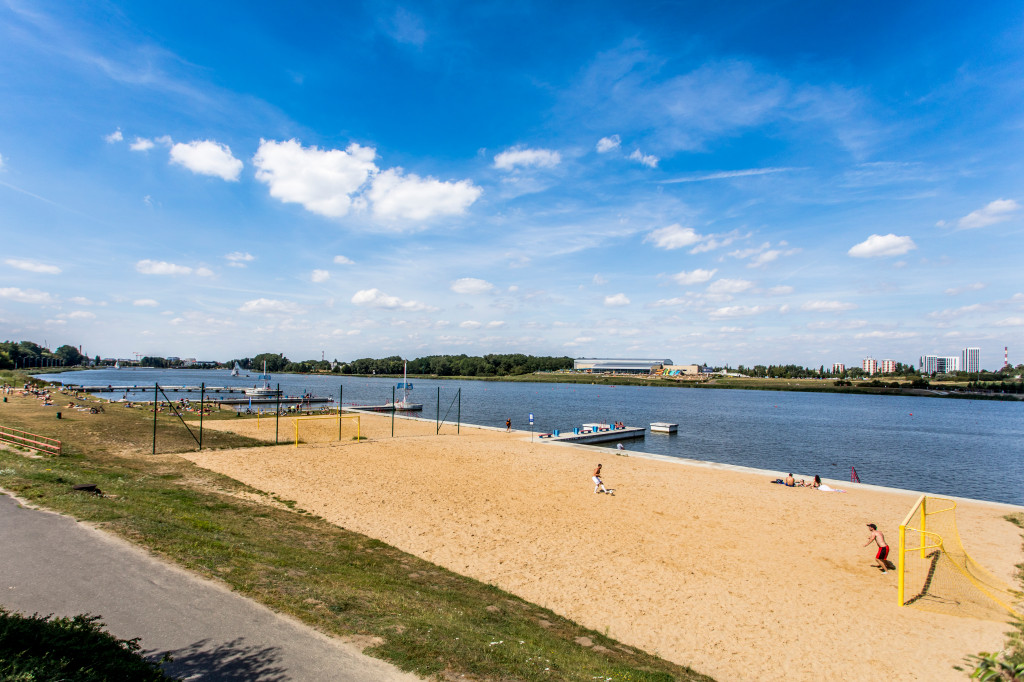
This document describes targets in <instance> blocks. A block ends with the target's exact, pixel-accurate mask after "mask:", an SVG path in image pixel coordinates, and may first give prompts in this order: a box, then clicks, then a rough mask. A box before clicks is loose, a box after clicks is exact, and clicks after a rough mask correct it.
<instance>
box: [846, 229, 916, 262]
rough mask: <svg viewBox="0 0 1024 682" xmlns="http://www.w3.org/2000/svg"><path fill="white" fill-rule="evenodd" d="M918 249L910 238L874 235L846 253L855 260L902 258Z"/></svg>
mask: <svg viewBox="0 0 1024 682" xmlns="http://www.w3.org/2000/svg"><path fill="white" fill-rule="evenodd" d="M916 248H917V244H915V243H914V240H913V239H911V238H910V237H897V236H896V235H894V234H887V235H880V234H873V235H871V236H870V237H868V238H867V239H865V240H864V241H862V242H861V243H860V244H856V245H855V246H853V247H851V248H850V250H849V251H847V252H846V253H847V254H849V255H850V256H853V257H854V258H881V257H884V256H902V255H903V254H905V253H907V252H908V251H912V250H913V249H916Z"/></svg>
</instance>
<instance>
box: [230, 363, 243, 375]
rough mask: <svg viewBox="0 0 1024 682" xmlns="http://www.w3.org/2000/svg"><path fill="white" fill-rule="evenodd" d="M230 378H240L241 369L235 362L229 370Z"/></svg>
mask: <svg viewBox="0 0 1024 682" xmlns="http://www.w3.org/2000/svg"><path fill="white" fill-rule="evenodd" d="M231 376H233V377H240V376H242V368H241V367H240V366H239V365H238V363H237V362H236V363H235V366H234V367H232V368H231Z"/></svg>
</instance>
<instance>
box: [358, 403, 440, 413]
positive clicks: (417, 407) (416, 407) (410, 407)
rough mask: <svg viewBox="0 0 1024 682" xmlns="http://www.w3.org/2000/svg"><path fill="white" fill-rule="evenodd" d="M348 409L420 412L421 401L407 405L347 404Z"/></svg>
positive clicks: (421, 409) (421, 408)
mask: <svg viewBox="0 0 1024 682" xmlns="http://www.w3.org/2000/svg"><path fill="white" fill-rule="evenodd" d="M348 409H350V410H366V411H367V412H391V411H392V410H394V411H395V412H422V411H423V405H422V403H410V404H408V405H404V406H403V405H395V406H392V405H349V406H348Z"/></svg>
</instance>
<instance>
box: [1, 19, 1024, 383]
mask: <svg viewBox="0 0 1024 682" xmlns="http://www.w3.org/2000/svg"><path fill="white" fill-rule="evenodd" d="M287 15H288V16H287V20H283V18H282V11H281V10H280V8H277V7H273V6H262V5H259V4H256V5H253V4H251V3H245V4H243V3H238V2H225V3H213V4H211V3H204V4H202V5H199V4H194V3H190V2H187V1H186V2H184V3H172V4H160V3H156V4H154V3H130V2H123V0H114V1H113V2H109V3H102V4H96V3H58V4H56V5H53V4H43V3H33V2H17V3H7V4H4V5H2V6H0V74H2V78H0V83H2V86H0V87H2V92H3V98H2V101H3V103H4V104H3V106H0V224H2V225H3V233H4V249H3V254H2V255H0V339H11V340H31V341H34V342H36V343H43V341H44V339H46V340H48V341H49V343H50V344H51V345H52V346H58V345H61V344H72V345H75V346H78V345H81V346H82V347H83V348H84V349H85V350H86V351H90V350H91V351H93V355H95V354H96V351H99V352H101V353H102V354H103V355H108V356H118V357H123V358H131V357H135V355H136V354H140V355H151V356H167V355H176V356H189V357H197V358H224V359H228V358H231V357H237V356H252V355H255V354H258V353H262V352H269V351H271V350H272V351H273V352H280V353H283V354H285V355H286V356H288V357H291V358H298V359H311V358H319V357H321V353H325V354H326V356H327V357H336V358H339V359H340V358H349V359H351V358H359V357H383V356H389V355H399V356H403V357H422V356H426V355H438V354H460V353H465V354H467V355H483V354H487V353H516V352H518V353H526V354H530V355H535V356H561V355H566V356H569V357H583V356H587V357H656V356H659V355H666V356H669V357H672V358H676V359H680V360H681V361H682V360H685V361H686V362H697V363H710V364H712V365H716V366H724V365H726V364H728V365H731V366H737V365H740V364H742V365H747V366H753V365H756V364H766V365H767V364H789V363H792V364H798V365H801V366H806V367H818V366H821V365H824V366H830V365H831V364H832V363H834V362H843V363H844V364H846V365H847V366H849V367H857V366H860V365H861V362H862V360H863V359H864V358H865V357H868V356H871V357H875V358H878V359H880V360H883V359H896V360H898V361H901V362H917V360H918V358H920V357H921V356H922V354H923V353H932V352H943V353H944V352H947V351H944V350H942V349H951V350H952V349H961V348H964V347H965V346H967V345H971V346H976V347H981V348H982V349H991V350H985V353H991V354H994V353H995V350H994V349H996V348H999V349H1001V348H1002V347H1003V346H1007V345H1008V346H1010V347H1011V348H1012V347H1013V346H1014V345H1015V344H1016V345H1019V343H1017V342H1018V341H1019V339H1021V335H1022V333H1024V278H1022V277H1021V275H1020V273H1019V268H1018V267H1017V266H1016V264H1015V263H1014V262H1013V261H1014V259H1013V258H1012V257H1010V256H1011V254H1012V253H1016V252H1017V251H1019V250H1020V249H1019V246H1020V245H1021V244H1022V243H1024V239H1022V233H1024V207H1022V203H1021V202H1024V194H1022V189H1021V184H1020V178H1021V177H1022V175H1024V173H1022V166H1024V153H1022V151H1024V126H1021V125H1020V120H1019V119H1020V114H1019V112H1020V111H1022V110H1024V89H1022V88H1021V87H1020V82H1021V79H1020V74H1021V73H1022V71H1024V30H1022V28H1024V15H1022V13H1021V11H1020V5H1019V3H1014V2H1007V1H1005V0H996V1H994V2H989V3H982V4H975V5H965V4H962V3H951V2H939V3H938V4H936V3H934V2H930V3H924V2H914V1H912V2H908V3H900V4H898V5H893V6H887V7H884V8H883V7H881V6H865V5H838V4H830V3H813V2H797V3H790V4H784V5H777V4H772V3H767V4H766V3H755V2H748V3H744V2H740V3H738V4H737V3H730V4H729V5H717V4H714V3H711V4H709V3H698V2H680V3H670V4H654V3H639V4H636V3H633V4H627V3H621V2H619V3H616V2H600V1H598V2H592V3H585V4H584V3H541V4H529V3H527V4H522V3H519V4H517V3H498V4H480V3H468V2H461V3H460V2H453V3H441V4H437V3H425V2H415V1H413V2H407V3H403V4H401V5H398V4H389V3H383V4H382V3H362V4H360V3H342V4H338V5H324V6H315V7H308V6H304V5H299V6H296V7H291V8H289V10H288V12H287ZM200 16H201V17H202V22H201V26H200V25H199V23H197V19H196V18H197V17H200ZM965 102H969V106H964V103H965ZM101 349H102V350H101ZM956 352H958V353H959V350H957V351H956ZM991 354H990V355H988V356H985V357H982V361H983V362H987V363H988V364H989V365H990V366H991V365H992V364H994V363H995V362H996V358H995V356H994V355H991ZM986 357H987V358H988V359H987V360H986ZM999 366H1001V362H1000V363H999Z"/></svg>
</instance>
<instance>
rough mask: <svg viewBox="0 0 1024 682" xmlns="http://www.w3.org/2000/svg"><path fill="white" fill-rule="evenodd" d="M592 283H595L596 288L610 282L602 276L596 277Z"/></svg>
mask: <svg viewBox="0 0 1024 682" xmlns="http://www.w3.org/2000/svg"><path fill="white" fill-rule="evenodd" d="M591 281H592V282H593V283H594V286H602V285H604V284H608V280H606V279H605V278H604V277H602V276H601V275H600V274H597V275H594V278H593V279H592V280H591Z"/></svg>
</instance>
